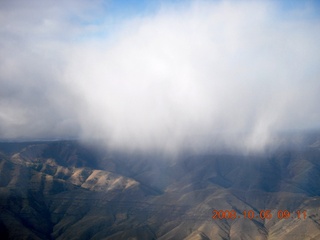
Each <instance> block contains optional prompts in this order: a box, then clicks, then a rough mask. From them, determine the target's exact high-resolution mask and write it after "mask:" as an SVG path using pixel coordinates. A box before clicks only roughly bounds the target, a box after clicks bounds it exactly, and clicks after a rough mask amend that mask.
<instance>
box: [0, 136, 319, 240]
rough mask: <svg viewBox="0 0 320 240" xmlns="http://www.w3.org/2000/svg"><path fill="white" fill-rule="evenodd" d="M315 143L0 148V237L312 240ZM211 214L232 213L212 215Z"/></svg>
mask: <svg viewBox="0 0 320 240" xmlns="http://www.w3.org/2000/svg"><path fill="white" fill-rule="evenodd" d="M319 139H320V138H319V137H310V138H307V140H305V141H303V143H301V144H300V143H299V144H295V145H294V144H293V145H292V144H291V145H286V146H282V147H279V148H277V149H273V150H272V151H268V152H265V153H264V154H255V155H254V154H251V155H250V154H240V153H238V154H237V153H226V152H219V153H207V154H184V155H182V154H181V155H180V156H179V157H176V159H174V160H173V159H170V158H166V157H165V156H161V155H159V154H155V153H153V154H151V153H149V154H138V153H119V152H115V151H108V150H101V149H97V148H94V147H92V146H91V147H90V146H88V145H86V144H81V143H78V142H76V141H42V142H2V143H0V239H217V240H227V239H232V240H236V239H255V240H273V239H274V240H285V239H298V240H301V239H309V240H311V239H314V240H315V239H320V141H319ZM213 210H223V211H226V210H228V211H231V210H233V212H235V213H236V214H237V215H236V218H235V219H223V217H221V218H222V219H219V218H217V219H212V216H213V213H212V211H213ZM262 210H270V214H272V217H270V216H271V215H268V216H269V217H268V218H269V219H262V218H260V213H261V211H262ZM284 210H287V211H288V212H290V216H288V215H286V217H287V219H279V218H278V212H279V211H280V213H281V211H284ZM244 211H246V212H248V211H251V214H252V212H253V214H254V216H253V218H252V219H248V217H247V218H245V216H244ZM297 211H300V219H299V218H298V213H297ZM304 211H305V212H304ZM280 217H281V216H280Z"/></svg>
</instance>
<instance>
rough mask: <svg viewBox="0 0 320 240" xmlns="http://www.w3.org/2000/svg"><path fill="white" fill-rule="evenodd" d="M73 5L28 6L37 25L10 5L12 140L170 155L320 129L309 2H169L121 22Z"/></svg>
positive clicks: (5, 71)
mask: <svg viewBox="0 0 320 240" xmlns="http://www.w3.org/2000/svg"><path fill="white" fill-rule="evenodd" d="M81 3H82V2H81ZM70 6H72V7H75V6H77V8H76V10H72V11H71V10H70V9H73V8H72V7H69V9H68V8H67V10H63V8H62V7H61V8H58V9H55V7H53V6H50V8H48V9H49V10H47V11H48V12H47V13H45V14H43V15H41V16H37V17H35V18H36V20H34V14H33V13H34V11H33V10H30V11H29V10H23V9H21V8H19V11H23V13H24V14H23V16H24V17H23V18H24V20H27V21H23V19H21V18H20V19H19V17H17V18H18V19H15V16H17V11H18V10H17V7H10V8H9V10H10V11H12V12H13V13H11V14H10V16H11V17H9V19H10V20H11V21H12V22H13V25H14V27H13V28H12V29H11V30H10V29H8V28H6V27H7V25H5V24H4V25H3V26H4V30H2V33H1V35H3V36H5V37H6V38H7V40H6V39H4V40H2V42H1V48H2V50H4V52H5V54H4V55H3V56H4V57H2V58H1V62H2V64H1V65H2V68H1V70H0V76H1V80H0V81H1V82H0V84H1V90H0V92H1V104H0V134H1V136H2V137H6V138H10V137H12V138H19V137H67V136H76V137H81V138H83V139H94V138H95V139H96V138H99V139H104V141H105V143H106V144H108V146H110V147H114V148H119V149H138V150H150V149H153V150H161V151H166V152H176V151H178V150H183V149H185V148H188V149H193V150H197V151H201V150H202V149H204V148H207V147H212V148H215V147H221V146H222V145H227V146H228V147H231V148H236V149H240V148H241V149H243V148H245V149H248V150H256V149H262V148H263V147H264V146H266V144H268V143H269V142H270V139H272V137H273V136H274V134H276V133H278V132H280V131H289V130H305V129H315V128H319V127H320V126H319V122H320V121H319V120H320V112H319V111H318V106H317V103H318V102H320V101H319V100H320V96H319V94H318V93H319V90H320V81H319V79H318V77H319V76H320V75H319V71H320V69H319V67H318V63H319V60H320V59H319V58H320V54H319V53H320V47H319V46H318V42H319V40H320V31H319V30H320V29H319V27H320V25H319V18H318V16H314V15H313V14H312V9H311V10H310V6H308V7H309V8H307V7H306V8H303V9H301V11H300V10H297V9H294V11H290V12H284V11H283V10H281V9H280V7H279V5H277V3H276V2H251V1H242V2H233V1H217V2H216V1H215V2H210V1H195V2H189V3H188V4H183V3H178V4H173V5H170V4H163V5H162V6H161V7H160V8H159V10H158V11H156V12H155V13H154V12H153V13H152V14H149V15H148V14H145V15H143V16H139V15H136V16H134V15H133V16H130V18H127V19H121V21H120V20H119V21H118V22H115V23H113V26H112V27H110V17H109V16H108V17H104V18H103V17H102V16H103V14H102V13H100V15H99V18H100V17H101V19H100V21H97V19H96V18H94V13H95V12H96V11H97V10H96V9H99V8H98V7H97V8H96V9H92V8H91V9H90V11H89V10H88V6H87V5H86V4H85V1H83V4H82V5H81V4H80V6H79V5H76V4H75V3H71V4H70ZM97 6H98V2H97ZM37 7H38V8H41V9H42V6H40V7H39V6H37ZM9 10H8V11H7V12H10V11H9ZM5 11H6V10H5ZM50 14H52V15H50ZM104 14H108V13H107V12H105V13H104ZM47 16H51V17H50V18H49V20H47V21H46V20H45V19H46V17H47ZM70 16H73V17H70ZM70 19H71V20H70ZM74 19H77V21H74ZM79 19H82V20H81V21H80V20H79ZM40 20H41V21H40ZM7 22H10V21H9V20H7ZM21 22H25V23H23V24H24V25H25V27H23V28H22V27H21V26H20V24H21ZM34 22H41V24H40V25H39V24H33V23H34ZM48 26H49V28H48ZM17 28H20V30H19V29H17ZM21 29H23V30H21ZM25 29H28V31H27V32H29V33H32V34H30V35H29V34H28V33H26V30H25ZM21 31H22V32H21ZM13 39H16V40H15V43H16V44H14V45H13V44H12V43H11V42H12V40H13Z"/></svg>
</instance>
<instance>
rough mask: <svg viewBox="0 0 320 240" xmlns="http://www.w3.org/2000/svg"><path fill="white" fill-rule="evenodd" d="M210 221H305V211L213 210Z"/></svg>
mask: <svg viewBox="0 0 320 240" xmlns="http://www.w3.org/2000/svg"><path fill="white" fill-rule="evenodd" d="M212 214H213V215H212V219H239V218H242V219H250V220H251V219H262V220H264V219H268V220H270V219H271V218H273V217H276V218H278V219H293V218H297V219H306V218H307V211H306V210H297V211H295V212H290V211H288V210H277V211H276V210H275V211H273V212H272V211H271V210H268V209H266V210H261V211H260V212H255V211H253V210H244V211H242V212H241V213H240V212H237V211H236V210H213V211H212Z"/></svg>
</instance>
